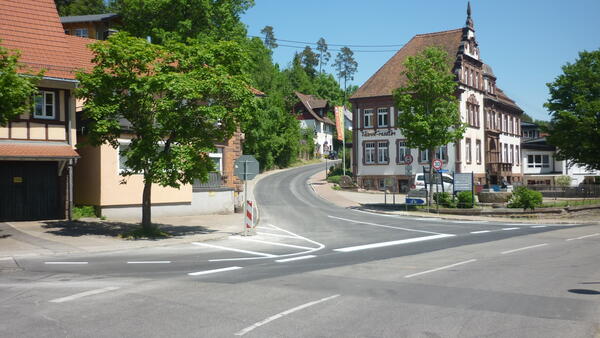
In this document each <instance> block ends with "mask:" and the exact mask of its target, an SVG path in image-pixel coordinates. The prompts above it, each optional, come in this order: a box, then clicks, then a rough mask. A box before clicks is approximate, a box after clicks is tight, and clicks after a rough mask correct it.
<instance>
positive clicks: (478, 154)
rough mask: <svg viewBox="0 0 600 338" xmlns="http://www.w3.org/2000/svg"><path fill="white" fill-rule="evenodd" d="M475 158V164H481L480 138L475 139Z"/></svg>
mask: <svg viewBox="0 0 600 338" xmlns="http://www.w3.org/2000/svg"><path fill="white" fill-rule="evenodd" d="M475 160H476V161H477V164H481V140H476V141H475Z"/></svg>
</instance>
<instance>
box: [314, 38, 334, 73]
mask: <svg viewBox="0 0 600 338" xmlns="http://www.w3.org/2000/svg"><path fill="white" fill-rule="evenodd" d="M327 50H328V47H327V42H325V39H323V38H320V39H319V41H317V51H318V52H319V53H318V54H317V55H318V56H319V73H323V65H326V64H327V62H329V58H331V53H329V52H328V51H327Z"/></svg>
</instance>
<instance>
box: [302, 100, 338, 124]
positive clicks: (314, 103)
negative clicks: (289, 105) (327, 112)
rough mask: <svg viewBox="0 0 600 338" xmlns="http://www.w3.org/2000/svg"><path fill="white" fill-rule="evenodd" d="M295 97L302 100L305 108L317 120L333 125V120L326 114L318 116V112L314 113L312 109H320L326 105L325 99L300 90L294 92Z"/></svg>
mask: <svg viewBox="0 0 600 338" xmlns="http://www.w3.org/2000/svg"><path fill="white" fill-rule="evenodd" d="M294 94H296V97H298V99H299V100H300V102H302V104H303V105H304V107H305V108H306V110H308V112H309V113H310V114H311V115H312V116H313V117H314V118H315V120H317V121H321V122H324V123H327V124H331V125H335V123H334V122H333V121H331V120H330V119H329V118H328V117H327V116H323V117H321V116H319V114H317V113H315V111H314V110H313V109H320V108H326V107H327V100H323V99H320V98H318V97H316V96H313V95H306V94H302V93H300V92H294Z"/></svg>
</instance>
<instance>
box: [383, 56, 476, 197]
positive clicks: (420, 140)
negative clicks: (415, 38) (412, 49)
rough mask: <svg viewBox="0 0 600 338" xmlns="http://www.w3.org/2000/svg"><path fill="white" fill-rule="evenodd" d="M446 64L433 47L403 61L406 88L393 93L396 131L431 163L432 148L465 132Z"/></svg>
mask: <svg viewBox="0 0 600 338" xmlns="http://www.w3.org/2000/svg"><path fill="white" fill-rule="evenodd" d="M448 60H449V56H448V54H447V53H446V52H445V51H444V50H442V49H439V48H437V47H429V48H426V49H425V50H424V51H423V52H421V53H419V54H417V55H415V56H409V57H407V58H406V60H405V61H404V66H405V67H406V70H405V71H404V72H403V73H402V76H405V77H406V80H407V81H406V85H405V86H404V87H401V88H398V89H396V90H395V91H394V100H395V103H396V107H397V108H398V112H399V113H398V128H399V129H400V131H401V132H402V135H403V136H404V137H405V138H406V143H407V145H408V147H410V148H413V149H415V148H416V149H426V150H427V151H428V153H429V160H430V161H431V162H433V159H434V152H435V149H436V148H438V147H441V146H444V145H447V144H448V143H451V142H456V141H458V140H459V139H461V138H462V136H463V133H464V132H465V128H466V127H465V126H464V124H463V123H462V122H461V119H460V111H459V105H458V99H457V98H456V82H455V75H453V74H452V72H451V63H450V62H449V61H448ZM431 168H433V164H431ZM432 184H433V183H432ZM432 187H433V185H431V186H430V189H429V192H431V190H432V189H431V188H432ZM430 196H431V195H430ZM429 201H430V200H429Z"/></svg>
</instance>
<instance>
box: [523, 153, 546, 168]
mask: <svg viewBox="0 0 600 338" xmlns="http://www.w3.org/2000/svg"><path fill="white" fill-rule="evenodd" d="M527 167H528V168H550V156H549V155H527Z"/></svg>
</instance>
